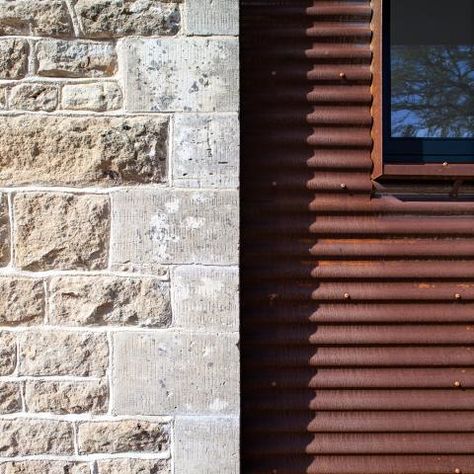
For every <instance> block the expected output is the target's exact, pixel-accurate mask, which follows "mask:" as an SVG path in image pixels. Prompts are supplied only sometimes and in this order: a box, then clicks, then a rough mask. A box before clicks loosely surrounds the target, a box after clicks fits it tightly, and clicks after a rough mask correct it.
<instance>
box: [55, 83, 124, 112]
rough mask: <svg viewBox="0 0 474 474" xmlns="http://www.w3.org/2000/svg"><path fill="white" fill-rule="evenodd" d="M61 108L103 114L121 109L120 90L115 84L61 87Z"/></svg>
mask: <svg viewBox="0 0 474 474" xmlns="http://www.w3.org/2000/svg"><path fill="white" fill-rule="evenodd" d="M62 107H63V109H70V110H92V111H94V112H105V111H107V110H117V109H120V108H121V107H122V90H121V89H120V87H119V85H118V84H117V83H116V82H100V83H97V84H69V85H66V86H64V87H63V92H62Z"/></svg>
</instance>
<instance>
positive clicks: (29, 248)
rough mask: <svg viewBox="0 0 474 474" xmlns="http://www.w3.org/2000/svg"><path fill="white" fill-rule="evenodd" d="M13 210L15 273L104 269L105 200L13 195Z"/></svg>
mask: <svg viewBox="0 0 474 474" xmlns="http://www.w3.org/2000/svg"><path fill="white" fill-rule="evenodd" d="M13 208H14V214H15V235H16V240H15V257H16V263H17V265H18V266H19V267H21V268H23V269H26V270H34V271H37V270H50V269H57V270H59V269H63V270H66V269H101V268H105V267H106V266H107V252H108V240H109V239H108V234H109V201H108V198H107V197H106V196H101V195H77V194H69V193H57V194H53V193H20V194H17V195H15V198H14V202H13Z"/></svg>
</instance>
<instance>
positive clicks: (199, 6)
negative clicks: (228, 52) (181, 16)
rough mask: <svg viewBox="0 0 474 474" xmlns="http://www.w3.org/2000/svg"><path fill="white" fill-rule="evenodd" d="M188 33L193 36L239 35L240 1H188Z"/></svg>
mask: <svg viewBox="0 0 474 474" xmlns="http://www.w3.org/2000/svg"><path fill="white" fill-rule="evenodd" d="M186 32H187V33H190V34H193V35H238V34H239V0H187V1H186Z"/></svg>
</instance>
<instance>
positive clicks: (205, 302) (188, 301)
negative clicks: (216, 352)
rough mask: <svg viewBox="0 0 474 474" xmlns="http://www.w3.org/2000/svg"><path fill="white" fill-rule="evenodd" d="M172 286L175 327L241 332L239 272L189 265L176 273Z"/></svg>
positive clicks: (177, 269) (235, 269)
mask: <svg viewBox="0 0 474 474" xmlns="http://www.w3.org/2000/svg"><path fill="white" fill-rule="evenodd" d="M171 283H172V285H171V288H172V294H173V296H172V301H173V315H174V316H173V322H174V326H176V327H182V328H195V329H199V328H202V329H207V330H212V331H216V332H222V331H238V329H239V272H238V269H237V268H225V267H209V266H195V265H186V266H183V267H178V268H176V269H175V270H174V272H173V275H172V281H171Z"/></svg>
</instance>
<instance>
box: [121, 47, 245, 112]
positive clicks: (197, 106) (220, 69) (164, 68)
mask: <svg viewBox="0 0 474 474" xmlns="http://www.w3.org/2000/svg"><path fill="white" fill-rule="evenodd" d="M122 54H123V55H124V74H125V89H126V91H127V94H126V109H127V110H129V111H131V112H139V111H153V112H157V111H167V112H168V111H186V112H191V111H196V112H216V111H217V112H235V111H237V110H238V103H239V79H238V63H239V58H238V42H237V40H236V39H205V38H173V39H149V40H135V39H133V40H127V41H126V42H125V43H124V45H123V51H122Z"/></svg>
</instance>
